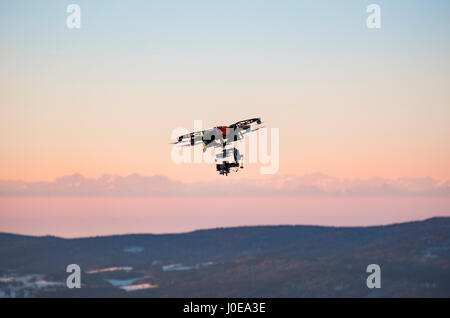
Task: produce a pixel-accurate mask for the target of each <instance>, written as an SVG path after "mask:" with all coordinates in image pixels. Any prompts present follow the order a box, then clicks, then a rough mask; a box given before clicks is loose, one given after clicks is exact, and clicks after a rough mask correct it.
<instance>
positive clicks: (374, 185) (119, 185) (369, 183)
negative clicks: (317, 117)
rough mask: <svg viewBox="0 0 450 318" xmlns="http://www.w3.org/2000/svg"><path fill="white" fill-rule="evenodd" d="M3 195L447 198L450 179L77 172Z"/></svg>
mask: <svg viewBox="0 0 450 318" xmlns="http://www.w3.org/2000/svg"><path fill="white" fill-rule="evenodd" d="M0 196H1V197H267V196H270V197H301V196H346V197H360V196H382V197H393V196H394V197H395V196H437V197H450V181H448V180H447V181H438V180H435V179H433V178H429V177H427V178H398V179H384V178H377V177H373V178H368V179H340V178H335V177H331V176H327V175H324V174H321V173H314V174H308V175H303V176H297V175H283V176H271V177H265V178H262V179H239V180H236V179H232V178H228V179H224V178H222V179H220V182H216V181H209V182H195V183H183V182H179V181H174V180H171V179H169V178H168V177H167V176H159V175H155V176H141V175H138V174H132V175H129V176H118V175H110V174H105V175H103V176H102V177H100V178H98V179H93V178H86V177H84V176H82V175H80V174H73V175H70V176H64V177H61V178H58V179H56V180H55V181H51V182H24V181H12V180H0Z"/></svg>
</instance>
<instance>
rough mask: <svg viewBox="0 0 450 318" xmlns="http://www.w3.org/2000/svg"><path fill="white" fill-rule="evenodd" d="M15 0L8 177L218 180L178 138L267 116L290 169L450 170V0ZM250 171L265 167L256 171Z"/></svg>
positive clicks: (7, 47)
mask: <svg viewBox="0 0 450 318" xmlns="http://www.w3.org/2000/svg"><path fill="white" fill-rule="evenodd" d="M70 3H71V2H67V1H32V2H30V1H5V2H3V3H2V10H1V11H0V48H1V50H0V67H1V70H2V71H1V73H0V86H1V89H0V101H1V108H0V129H1V131H0V138H1V139H0V144H1V148H0V160H1V164H0V178H1V179H21V180H26V181H37V180H48V181H49V180H53V179H55V178H57V177H60V176H63V175H70V174H72V173H74V172H79V173H81V174H83V175H85V176H87V177H99V176H101V175H102V174H104V173H112V174H119V175H128V174H132V173H139V174H142V175H154V174H160V175H166V176H169V177H170V178H172V179H175V180H181V181H196V180H213V179H215V178H217V174H216V172H215V171H214V168H213V167H205V166H204V165H190V166H186V165H175V164H174V163H172V162H171V160H170V151H171V146H170V145H168V142H169V141H170V133H171V131H172V129H174V128H176V127H185V128H189V129H190V128H193V120H194V119H201V120H203V122H204V124H205V127H206V126H213V125H217V124H227V123H232V122H235V121H237V120H240V119H243V118H246V117H249V116H255V115H259V116H261V117H262V118H263V119H264V121H265V122H266V125H267V126H268V127H276V128H279V129H280V170H279V173H280V174H291V173H293V174H307V173H312V172H317V171H319V172H323V173H326V174H328V175H332V176H336V177H342V178H357V177H361V178H365V177H371V176H378V177H388V178H396V177H403V176H407V177H425V176H431V177H433V178H437V179H440V180H442V179H444V180H445V179H448V178H450V164H449V163H450V90H449V83H450V81H449V80H450V59H449V53H450V38H449V36H448V30H450V3H449V2H448V1H429V2H425V1H378V2H377V3H378V4H380V6H381V10H382V12H381V18H382V27H381V29H379V30H373V29H372V30H370V29H368V28H367V27H366V18H367V16H368V14H367V13H366V7H367V5H368V4H369V3H371V2H369V1H345V2H337V1H271V2H263V1H128V2H123V1H109V0H108V1H77V2H76V3H78V4H79V5H80V6H81V10H82V11H81V14H82V27H81V29H79V30H69V29H68V28H67V27H66V24H65V21H66V18H67V16H68V13H66V11H65V10H66V6H67V5H68V4H70ZM248 168H249V169H248V170H247V171H246V173H247V176H251V177H257V176H258V175H259V168H258V167H255V166H249V167H248Z"/></svg>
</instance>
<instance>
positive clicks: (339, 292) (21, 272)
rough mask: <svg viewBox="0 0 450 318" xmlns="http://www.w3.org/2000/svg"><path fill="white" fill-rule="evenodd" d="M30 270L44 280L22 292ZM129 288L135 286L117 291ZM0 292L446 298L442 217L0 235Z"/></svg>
mask: <svg viewBox="0 0 450 318" xmlns="http://www.w3.org/2000/svg"><path fill="white" fill-rule="evenodd" d="M372 263H374V264H379V265H380V267H381V270H382V288H381V289H368V288H367V286H366V284H365V280H366V278H367V275H368V274H367V273H366V267H367V265H368V264H372ZM68 264H79V265H80V267H81V268H82V271H83V280H82V281H83V288H81V289H79V290H71V289H67V288H66V287H65V286H63V284H62V283H63V282H64V281H65V277H66V276H67V274H66V272H65V268H66V266H67V265H68ZM31 274H33V275H42V277H40V280H41V281H42V280H44V281H49V282H53V284H50V285H48V284H47V285H45V286H44V287H39V288H37V287H36V288H34V287H30V288H29V290H27V288H21V285H20V284H21V282H22V281H21V279H22V277H28V276H27V275H31ZM43 277H44V278H43ZM31 279H32V278H31ZM12 282H14V283H12ZM130 282H133V283H135V284H136V286H138V287H136V289H134V287H129V286H128V285H127V286H121V285H120V284H121V283H122V284H125V283H130ZM114 284H116V285H114ZM117 284H119V285H117ZM25 285H26V284H24V286H25ZM30 286H34V285H30ZM48 286H51V288H50V287H48ZM130 286H134V285H130ZM149 286H150V287H149ZM155 286H157V287H155ZM33 288H34V289H33ZM127 288H128V289H127ZM138 288H142V289H138ZM0 291H2V293H3V294H1V293H0V295H3V296H5V297H9V296H16V297H17V296H19V297H20V296H29V297H31V296H51V297H55V296H77V297H79V296H86V297H99V296H111V297H128V296H132V297H377V296H383V297H395V296H404V297H450V218H444V217H440V218H432V219H428V220H425V221H417V222H408V223H399V224H393V225H386V226H372V227H322V226H303V225H280V226H249V227H233V228H216V229H208V230H198V231H193V232H189V233H180V234H128V235H117V236H102V237H89V238H76V239H63V238H58V237H52V236H41V237H34V236H23V235H15V234H9V233H0ZM12 292H14V293H13V294H14V295H11V294H12Z"/></svg>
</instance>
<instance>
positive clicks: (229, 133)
mask: <svg viewBox="0 0 450 318" xmlns="http://www.w3.org/2000/svg"><path fill="white" fill-rule="evenodd" d="M261 124H262V122H261V118H259V117H258V118H250V119H245V120H241V121H238V122H236V123H234V124H231V125H228V126H217V127H213V128H209V129H206V130H201V131H194V132H191V133H189V134H185V135H181V136H179V137H178V140H177V141H176V142H174V143H173V144H182V145H187V146H195V145H197V144H200V143H202V144H203V151H206V149H207V148H210V147H215V148H219V147H221V148H222V152H221V153H219V154H217V155H216V159H215V161H216V170H217V171H218V172H219V174H220V175H225V176H228V174H229V173H230V171H235V172H237V171H238V170H239V168H240V169H243V168H244V166H243V158H244V156H243V155H241V154H240V153H239V150H238V149H237V148H236V147H234V145H233V143H234V142H236V141H239V140H242V139H243V137H244V135H245V134H248V133H251V132H254V131H256V130H258V129H260V128H262V126H261ZM229 158H230V159H229Z"/></svg>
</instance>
